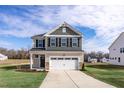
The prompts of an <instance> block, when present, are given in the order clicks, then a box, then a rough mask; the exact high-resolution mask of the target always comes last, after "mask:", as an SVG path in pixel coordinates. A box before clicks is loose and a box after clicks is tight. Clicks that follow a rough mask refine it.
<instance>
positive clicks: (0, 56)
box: [0, 54, 8, 60]
mask: <svg viewBox="0 0 124 93" xmlns="http://www.w3.org/2000/svg"><path fill="white" fill-rule="evenodd" d="M6 59H8V57H7V56H5V55H3V54H0V60H6Z"/></svg>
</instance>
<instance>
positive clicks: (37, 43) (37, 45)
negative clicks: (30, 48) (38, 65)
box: [36, 39, 38, 47]
mask: <svg viewBox="0 0 124 93" xmlns="http://www.w3.org/2000/svg"><path fill="white" fill-rule="evenodd" d="M36 47H38V40H37V39H36Z"/></svg>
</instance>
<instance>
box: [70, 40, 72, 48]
mask: <svg viewBox="0 0 124 93" xmlns="http://www.w3.org/2000/svg"><path fill="white" fill-rule="evenodd" d="M70 47H72V38H70Z"/></svg>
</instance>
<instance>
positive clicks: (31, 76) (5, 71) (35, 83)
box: [0, 66, 47, 88]
mask: <svg viewBox="0 0 124 93" xmlns="http://www.w3.org/2000/svg"><path fill="white" fill-rule="evenodd" d="M15 68H16V67H15V66H9V67H0V87H4V88H36V87H39V86H40V84H41V82H42V81H43V80H44V78H45V76H46V74H47V72H19V71H16V70H15Z"/></svg>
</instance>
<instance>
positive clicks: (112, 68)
mask: <svg viewBox="0 0 124 93" xmlns="http://www.w3.org/2000/svg"><path fill="white" fill-rule="evenodd" d="M84 72H85V73H86V74H88V75H90V76H92V77H94V78H96V79H99V80H101V81H103V82H106V83H108V84H111V85H113V86H115V87H120V88H124V66H117V65H110V64H107V63H94V64H86V65H85V70H84Z"/></svg>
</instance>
